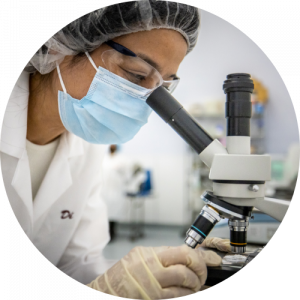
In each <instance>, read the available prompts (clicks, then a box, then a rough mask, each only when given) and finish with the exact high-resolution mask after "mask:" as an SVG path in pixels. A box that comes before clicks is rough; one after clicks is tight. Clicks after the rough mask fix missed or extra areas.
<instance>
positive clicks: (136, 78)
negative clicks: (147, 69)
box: [126, 71, 146, 81]
mask: <svg viewBox="0 0 300 300" xmlns="http://www.w3.org/2000/svg"><path fill="white" fill-rule="evenodd" d="M126 72H127V73H128V74H129V76H130V77H131V78H133V79H135V80H138V81H142V80H145V79H146V77H145V76H143V75H139V74H134V73H131V72H128V71H126Z"/></svg>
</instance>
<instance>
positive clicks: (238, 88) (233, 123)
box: [223, 73, 254, 155]
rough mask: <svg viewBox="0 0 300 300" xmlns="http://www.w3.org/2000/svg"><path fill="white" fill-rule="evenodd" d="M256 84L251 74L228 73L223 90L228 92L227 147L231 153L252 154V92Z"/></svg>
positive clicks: (226, 112)
mask: <svg viewBox="0 0 300 300" xmlns="http://www.w3.org/2000/svg"><path fill="white" fill-rule="evenodd" d="M253 89H254V84H253V81H252V80H251V77H250V75H249V74H246V73H235V74H230V75H227V79H226V80H225V81H224V84H223V90H224V93H225V94H226V103H225V117H226V119H227V138H226V148H227V151H228V153H229V154H246V155H249V154H250V149H251V142H250V120H251V116H252V103H251V93H252V92H253Z"/></svg>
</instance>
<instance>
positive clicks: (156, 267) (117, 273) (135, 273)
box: [88, 245, 221, 299]
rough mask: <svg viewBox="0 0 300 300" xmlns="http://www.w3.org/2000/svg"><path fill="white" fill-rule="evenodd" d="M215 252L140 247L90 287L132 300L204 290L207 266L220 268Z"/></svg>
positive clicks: (219, 261)
mask: <svg viewBox="0 0 300 300" xmlns="http://www.w3.org/2000/svg"><path fill="white" fill-rule="evenodd" d="M220 263H221V257H220V256H218V255H217V254H216V253H214V252H212V251H202V250H201V249H197V250H195V249H191V248H189V247H187V246H186V245H182V246H180V247H158V248H145V247H136V248H134V249H132V250H131V251H130V252H129V253H128V254H127V255H126V256H125V257H123V258H122V259H121V260H120V261H119V262H117V263H116V264H115V265H114V266H113V267H112V268H110V269H109V270H108V271H106V273H105V274H104V275H102V276H99V277H98V278H97V279H96V280H94V281H93V282H91V283H90V284H89V285H88V286H89V287H91V288H93V289H95V290H98V291H101V292H104V293H107V294H111V295H115V296H119V297H124V298H132V299H166V298H175V297H181V296H185V295H189V294H192V293H194V292H197V291H199V290H200V288H201V286H203V285H204V283H205V281H206V278H207V268H206V266H219V265H220Z"/></svg>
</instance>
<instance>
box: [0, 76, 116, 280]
mask: <svg viewBox="0 0 300 300" xmlns="http://www.w3.org/2000/svg"><path fill="white" fill-rule="evenodd" d="M28 97H29V74H28V73H25V72H23V73H22V74H21V76H20V77H19V79H18V81H17V83H16V85H15V87H14V89H13V92H12V94H11V96H10V99H9V102H8V105H7V108H6V112H5V116H4V121H3V127H2V134H1V144H0V150H1V166H2V174H3V179H4V184H5V188H6V192H7V195H8V199H9V201H10V203H11V206H12V209H13V211H14V213H15V215H16V218H17V220H18V221H19V223H20V225H21V227H22V228H23V230H24V232H25V233H26V235H27V236H28V238H29V239H30V240H31V241H32V243H33V244H34V245H35V246H36V247H37V249H38V250H39V251H40V252H41V253H42V254H43V255H44V256H45V257H46V258H47V259H48V260H49V261H50V262H52V263H53V264H54V265H55V266H57V267H58V268H59V269H60V270H61V271H63V272H64V273H66V274H68V275H69V276H71V277H73V278H74V279H76V280H78V281H80V282H82V283H84V284H86V283H89V282H90V281H92V280H93V279H95V278H96V277H97V276H98V275H100V274H103V273H104V272H105V270H106V269H107V268H109V267H110V266H111V265H112V262H109V261H107V260H105V259H104V257H103V256H102V249H103V248H104V247H105V245H106V244H107V243H108V241H109V232H108V220H107V210H106V206H105V203H104V202H103V201H102V200H101V199H100V182H101V174H100V170H101V164H102V159H103V157H104V153H105V152H106V151H107V147H106V146H100V145H93V144H89V143H87V142H85V141H84V140H82V139H80V138H79V137H77V136H75V135H73V134H71V133H69V132H65V133H64V134H63V135H62V136H61V138H60V143H59V146H58V148H57V151H56V154H55V156H54V158H53V161H52V162H51V165H50V167H49V169H48V171H47V173H46V175H45V177H44V180H43V182H42V184H41V186H40V189H39V191H38V193H37V195H36V198H35V199H34V201H33V199H32V191H31V180H30V169H29V162H28V156H27V152H26V132H27V107H28ZM63 211H67V212H64V213H63Z"/></svg>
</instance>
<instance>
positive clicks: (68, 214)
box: [61, 210, 74, 219]
mask: <svg viewBox="0 0 300 300" xmlns="http://www.w3.org/2000/svg"><path fill="white" fill-rule="evenodd" d="M73 214H74V213H73V212H72V213H71V212H70V211H69V210H63V211H62V212H61V219H67V218H69V219H72V217H73Z"/></svg>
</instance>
